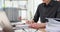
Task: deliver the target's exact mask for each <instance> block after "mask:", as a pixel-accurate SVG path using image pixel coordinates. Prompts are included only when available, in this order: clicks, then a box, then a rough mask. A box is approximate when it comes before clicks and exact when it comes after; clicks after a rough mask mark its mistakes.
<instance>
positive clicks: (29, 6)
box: [0, 0, 60, 22]
mask: <svg viewBox="0 0 60 32" xmlns="http://www.w3.org/2000/svg"><path fill="white" fill-rule="evenodd" d="M56 1H60V0H56ZM41 3H42V0H0V11H5V12H6V14H7V17H8V19H9V20H10V22H18V21H21V22H25V21H26V20H31V19H33V16H34V14H35V12H36V9H37V7H38V5H39V4H41Z"/></svg>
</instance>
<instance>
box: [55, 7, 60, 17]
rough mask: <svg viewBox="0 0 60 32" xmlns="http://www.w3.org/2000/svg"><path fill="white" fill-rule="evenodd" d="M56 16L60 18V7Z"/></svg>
mask: <svg viewBox="0 0 60 32" xmlns="http://www.w3.org/2000/svg"><path fill="white" fill-rule="evenodd" d="M56 18H60V7H59V8H58V10H57V17H56Z"/></svg>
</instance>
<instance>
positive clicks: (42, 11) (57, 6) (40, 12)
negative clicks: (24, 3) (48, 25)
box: [33, 1, 60, 23]
mask: <svg viewBox="0 0 60 32" xmlns="http://www.w3.org/2000/svg"><path fill="white" fill-rule="evenodd" d="M39 17H40V20H41V22H42V23H45V22H47V20H46V19H45V18H60V2H57V1H51V2H50V3H49V4H48V5H46V4H45V3H42V4H40V5H39V6H38V8H37V11H36V13H35V16H34V18H33V20H34V21H35V22H37V21H38V20H39Z"/></svg>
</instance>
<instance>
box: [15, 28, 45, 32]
mask: <svg viewBox="0 0 60 32" xmlns="http://www.w3.org/2000/svg"><path fill="white" fill-rule="evenodd" d="M15 32H26V31H23V30H15ZM36 32H46V31H45V29H38V31H36Z"/></svg>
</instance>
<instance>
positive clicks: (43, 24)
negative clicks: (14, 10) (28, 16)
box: [29, 23, 46, 29]
mask: <svg viewBox="0 0 60 32" xmlns="http://www.w3.org/2000/svg"><path fill="white" fill-rule="evenodd" d="M45 25H46V24H45V23H33V24H30V25H29V27H30V28H34V29H39V28H44V27H45Z"/></svg>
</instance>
